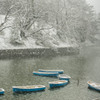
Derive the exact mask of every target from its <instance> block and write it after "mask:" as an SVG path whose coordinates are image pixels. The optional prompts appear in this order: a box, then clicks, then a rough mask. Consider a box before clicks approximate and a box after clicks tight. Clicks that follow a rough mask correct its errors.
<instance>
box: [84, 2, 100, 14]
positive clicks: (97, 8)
mask: <svg viewBox="0 0 100 100" xmlns="http://www.w3.org/2000/svg"><path fill="white" fill-rule="evenodd" d="M86 1H87V2H88V3H90V4H91V5H93V6H94V9H95V11H96V12H97V13H98V12H100V0H86Z"/></svg>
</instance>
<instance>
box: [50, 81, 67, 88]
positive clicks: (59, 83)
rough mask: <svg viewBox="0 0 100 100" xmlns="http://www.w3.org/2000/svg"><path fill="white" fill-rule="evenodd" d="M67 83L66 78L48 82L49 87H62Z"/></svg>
mask: <svg viewBox="0 0 100 100" xmlns="http://www.w3.org/2000/svg"><path fill="white" fill-rule="evenodd" d="M67 84H68V81H67V80H58V81H53V82H49V86H50V88H56V87H62V86H65V85H67Z"/></svg>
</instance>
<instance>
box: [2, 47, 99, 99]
mask: <svg viewBox="0 0 100 100" xmlns="http://www.w3.org/2000/svg"><path fill="white" fill-rule="evenodd" d="M39 68H43V69H63V70H64V73H65V74H68V75H70V76H71V77H72V79H71V80H70V83H69V84H68V85H67V86H65V87H62V88H56V89H52V90H50V89H49V87H48V86H49V85H48V82H50V81H54V80H58V79H57V78H53V77H51V78H50V77H41V76H35V75H33V74H32V72H33V71H37V70H38V69H39ZM88 80H93V81H96V82H99V83H100V47H97V46H94V47H88V48H85V49H84V50H83V52H82V53H81V54H80V55H73V56H58V57H43V58H25V59H24V58H21V59H19V58H15V59H8V60H7V59H6V60H4V59H3V60H0V87H1V88H4V89H5V95H3V96H0V100H92V99H94V98H99V97H100V93H99V92H96V91H93V90H90V89H88V88H87V87H88V86H87V81H88ZM36 84H38V85H39V84H42V85H45V86H47V88H46V90H45V91H42V92H36V93H34V92H32V93H26V94H13V92H12V86H15V85H36Z"/></svg>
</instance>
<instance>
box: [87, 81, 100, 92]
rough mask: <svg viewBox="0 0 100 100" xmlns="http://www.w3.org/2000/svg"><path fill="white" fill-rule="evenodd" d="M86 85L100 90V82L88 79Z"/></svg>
mask: <svg viewBox="0 0 100 100" xmlns="http://www.w3.org/2000/svg"><path fill="white" fill-rule="evenodd" d="M87 83H88V87H89V88H91V89H94V90H97V91H100V84H99V83H95V82H92V81H88V82H87Z"/></svg>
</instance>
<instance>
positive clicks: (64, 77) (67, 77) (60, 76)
mask: <svg viewBox="0 0 100 100" xmlns="http://www.w3.org/2000/svg"><path fill="white" fill-rule="evenodd" d="M58 78H59V80H68V81H69V80H70V79H71V77H70V76H68V75H66V74H61V75H58Z"/></svg>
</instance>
